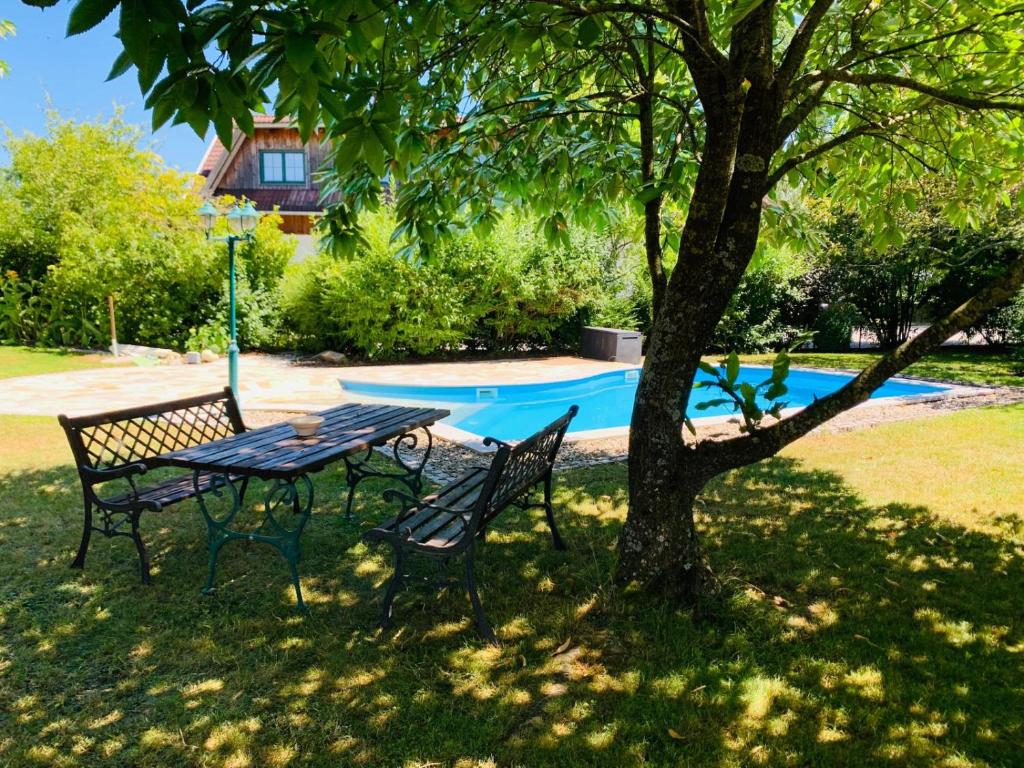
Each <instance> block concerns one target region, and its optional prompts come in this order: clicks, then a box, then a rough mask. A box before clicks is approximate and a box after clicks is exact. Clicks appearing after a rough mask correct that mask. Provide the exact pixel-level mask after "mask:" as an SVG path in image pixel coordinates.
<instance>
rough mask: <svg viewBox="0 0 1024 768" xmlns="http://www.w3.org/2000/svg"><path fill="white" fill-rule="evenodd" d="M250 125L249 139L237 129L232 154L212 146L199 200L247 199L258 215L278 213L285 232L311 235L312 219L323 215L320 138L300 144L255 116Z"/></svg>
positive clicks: (286, 127)
mask: <svg viewBox="0 0 1024 768" xmlns="http://www.w3.org/2000/svg"><path fill="white" fill-rule="evenodd" d="M253 120H254V123H255V131H254V132H253V136H252V138H249V137H248V136H246V135H245V134H244V133H242V132H241V131H240V130H238V129H236V130H235V135H234V140H233V141H232V146H231V149H230V150H226V149H225V148H224V145H223V144H222V143H221V142H220V140H219V139H218V138H217V137H214V138H213V141H211V142H210V145H209V146H208V147H207V149H206V153H205V154H204V155H203V159H202V162H201V163H200V164H199V168H198V171H197V172H198V173H199V174H200V175H201V176H204V177H206V181H205V182H204V184H203V188H202V194H203V195H204V196H205V197H208V198H213V197H218V196H221V195H232V196H234V197H238V198H240V197H245V198H248V199H249V200H251V201H252V202H253V204H255V206H256V209H257V210H258V211H272V210H274V209H275V208H276V209H277V211H278V213H280V214H281V218H282V219H283V223H282V224H281V229H282V230H283V231H284V232H288V233H290V234H295V235H309V234H310V233H311V231H312V226H313V223H314V219H315V218H316V217H317V216H320V215H322V214H323V206H322V204H321V199H320V188H319V186H318V185H317V183H316V182H315V181H314V179H313V176H314V174H315V172H316V170H317V169H318V168H319V167H320V166H321V165H322V164H323V161H324V156H325V154H326V151H327V145H326V144H325V142H324V141H323V140H322V134H319V135H315V136H313V137H312V138H310V140H309V141H308V142H306V143H303V141H302V139H301V138H300V137H299V132H298V130H297V129H296V128H294V127H292V126H291V125H290V124H289V123H288V122H285V121H282V120H278V119H277V118H274V117H270V116H268V115H253Z"/></svg>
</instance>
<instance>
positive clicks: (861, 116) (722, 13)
mask: <svg viewBox="0 0 1024 768" xmlns="http://www.w3.org/2000/svg"><path fill="white" fill-rule="evenodd" d="M31 2H32V3H33V4H37V5H52V4H53V3H54V2H56V0H31ZM117 8H119V9H120V16H119V24H120V32H119V38H120V40H121V42H122V43H123V45H124V51H123V53H122V54H121V55H120V56H119V57H118V59H117V61H116V62H115V63H114V66H113V69H112V72H111V75H112V76H118V75H122V74H125V73H126V72H128V70H130V69H132V68H133V67H134V68H135V70H136V72H137V76H138V79H139V85H140V88H141V89H142V91H143V92H144V93H146V94H147V105H148V106H149V107H150V108H151V109H152V113H153V121H154V124H155V125H162V124H164V123H166V122H167V121H169V120H170V121H177V122H187V123H188V124H190V125H191V126H192V127H193V128H194V129H195V130H196V131H197V132H198V133H200V134H202V133H203V132H204V131H205V130H206V129H207V127H208V126H209V125H210V124H211V123H212V125H213V126H214V128H215V129H216V131H217V134H218V135H219V136H220V137H221V139H222V140H223V141H225V142H230V140H231V139H232V135H233V126H234V125H235V124H237V125H238V126H239V127H240V128H241V129H242V130H243V131H245V132H247V133H251V132H252V130H253V125H252V116H251V114H250V110H251V109H254V108H255V109H262V108H263V106H264V104H266V103H268V102H270V101H271V99H270V98H269V95H270V94H271V92H273V99H272V101H273V106H272V108H273V110H274V112H275V113H276V114H277V115H278V116H288V117H291V118H293V119H294V120H295V121H296V124H297V125H298V127H299V130H300V132H301V133H302V134H303V135H305V136H309V135H310V134H311V133H312V132H313V130H314V129H316V128H317V127H318V126H321V125H322V126H323V127H324V129H325V132H326V134H327V137H328V138H329V139H330V140H331V142H332V147H333V149H332V152H331V154H330V158H329V163H328V166H327V167H326V168H325V169H324V171H323V179H324V182H325V183H324V188H325V190H326V191H327V192H328V193H340V195H339V198H338V202H337V203H336V204H334V205H333V207H332V210H331V211H330V215H329V216H328V218H327V219H326V221H327V226H328V228H329V235H330V240H331V241H332V242H333V243H334V244H335V245H337V246H338V247H339V248H341V249H344V248H347V247H351V246H352V244H353V243H354V242H356V240H357V239H358V237H359V229H358V218H357V214H358V213H359V212H360V211H361V210H364V209H372V208H374V207H376V206H377V205H378V204H379V201H380V199H381V196H382V178H383V177H389V178H392V179H395V180H398V181H399V182H401V184H399V185H398V192H397V206H396V207H397V213H398V216H399V226H398V231H397V235H398V236H399V237H408V238H410V241H411V245H410V248H415V247H416V244H419V245H421V246H425V247H424V248H423V249H422V250H423V251H424V253H425V254H427V255H429V251H430V248H429V246H430V244H431V243H433V242H434V241H436V240H437V239H438V237H441V236H443V235H444V234H445V233H446V232H448V231H449V230H450V229H452V228H454V227H459V226H467V225H468V226H478V227H483V228H486V227H487V226H489V225H490V224H491V223H492V222H493V221H494V219H495V216H496V211H497V210H498V209H499V208H501V207H502V206H505V205H508V204H525V205H528V206H530V207H531V208H532V209H533V210H534V211H536V212H537V213H538V214H539V215H540V216H541V217H542V221H543V228H544V231H545V233H546V234H547V236H548V237H549V238H551V239H554V240H557V239H559V238H563V237H564V236H565V232H566V227H567V223H568V221H569V219H571V218H574V219H576V220H579V221H581V222H585V223H591V224H594V223H597V224H600V223H602V222H605V221H607V220H608V218H609V217H610V216H612V215H614V212H615V211H616V210H617V207H616V204H620V203H621V202H622V201H623V200H628V201H631V202H632V203H633V204H635V205H636V206H638V207H639V208H641V209H642V211H643V218H644V243H645V251H646V257H647V266H648V271H649V273H650V278H651V283H652V291H653V306H654V316H655V320H654V326H653V329H652V332H651V335H650V343H649V347H648V353H647V357H646V360H645V364H644V372H643V375H642V377H641V381H640V384H639V387H638V390H637V398H636V402H635V406H634V411H633V418H632V425H631V432H630V514H629V519H628V520H627V524H626V527H625V529H624V533H623V536H622V539H621V541H620V564H619V577H620V579H621V580H623V581H638V582H641V583H644V584H646V585H648V586H652V587H654V586H657V587H667V588H670V589H672V590H675V591H680V592H682V593H684V594H688V595H691V596H692V595H694V594H695V593H699V592H700V590H701V584H703V582H704V577H703V576H702V574H703V573H704V568H703V567H702V558H701V555H700V548H699V546H698V543H697V542H698V538H697V534H696V528H695V525H694V521H693V515H692V503H693V500H694V499H695V497H696V495H697V494H698V493H699V492H700V490H701V489H702V488H703V487H704V484H705V483H706V482H707V481H708V480H709V479H710V478H711V477H713V476H715V475H717V474H719V473H721V472H723V471H725V470H728V469H731V468H733V467H737V466H741V465H743V464H745V463H749V462H752V461H757V460H758V459H761V458H765V457H766V456H770V455H772V454H773V453H774V452H776V451H778V450H779V449H780V448H781V447H782V446H784V445H786V444H787V443H789V442H791V441H793V440H795V439H797V438H799V437H800V436H801V435H803V434H806V433H807V432H808V431H810V430H811V429H813V428H814V427H815V426H817V425H819V424H821V423H822V422H824V421H826V420H828V419H829V418H831V417H832V416H834V415H835V414H837V413H839V412H841V411H843V410H845V409H847V408H850V407H852V406H854V405H856V404H858V403H860V402H862V401H863V400H865V399H867V397H869V396H870V393H871V392H872V391H873V390H874V389H875V388H877V387H878V386H880V385H881V384H882V383H883V382H884V381H885V379H886V378H888V377H889V376H891V375H892V374H894V373H896V372H898V371H899V370H901V369H902V368H904V367H906V366H907V365H909V364H910V363H912V362H914V361H915V360H916V359H919V358H920V357H921V355H923V354H924V353H925V352H926V351H927V350H928V349H929V348H930V347H931V346H934V345H936V344H938V343H940V342H941V341H942V340H944V339H945V338H947V337H948V336H949V335H950V334H952V333H955V332H956V331H958V330H961V329H962V328H964V327H966V326H967V325H971V324H974V323H975V322H977V320H978V318H979V317H981V316H983V315H984V313H985V312H987V311H988V310H989V309H991V308H992V307H993V306H994V305H996V304H998V303H1000V302H1002V301H1005V300H1006V299H1008V298H1009V297H1010V296H1011V295H1012V294H1013V293H1014V292H1015V291H1016V289H1017V287H1018V286H1019V285H1020V283H1021V282H1022V281H1024V259H1022V260H1018V261H1016V262H1014V263H1013V264H1012V265H1011V266H1010V268H1009V271H1008V272H1007V273H1006V275H1005V276H1004V277H1003V278H1001V279H1000V280H997V281H995V282H993V283H991V284H989V285H988V286H986V287H985V288H983V289H982V290H981V291H979V293H977V294H976V295H975V296H974V297H972V298H971V299H969V300H968V301H967V302H965V303H964V304H963V305H962V306H960V307H959V308H957V309H956V310H954V311H953V312H951V313H950V314H949V315H947V316H946V317H944V318H941V319H939V320H938V321H937V322H936V323H935V324H934V325H933V326H932V327H931V328H930V329H929V330H928V331H926V332H925V333H923V334H921V335H920V336H918V337H917V338H916V339H914V340H911V341H909V342H907V343H906V344H904V345H901V346H900V347H899V348H897V349H896V350H894V351H893V352H891V353H890V354H888V355H886V356H885V357H884V358H882V359H881V360H880V361H879V362H877V363H875V364H873V365H871V366H869V367H868V368H867V369H866V370H865V371H864V372H863V373H862V374H861V375H860V376H858V377H856V378H855V379H854V380H853V381H851V382H850V383H849V384H848V385H846V386H844V387H843V388H841V389H840V390H838V391H837V392H835V393H833V394H832V395H829V396H828V397H824V398H822V399H820V400H819V401H817V402H815V403H814V404H813V405H811V406H809V407H808V408H806V409H805V410H803V411H802V412H800V413H799V414H796V415H794V416H792V417H788V418H784V419H781V420H778V421H777V422H775V423H771V424H767V423H763V422H762V421H760V420H757V422H756V423H755V424H754V425H753V428H752V429H750V430H749V431H750V433H749V434H747V435H745V436H742V437H738V438H736V439H733V440H726V441H721V442H710V441H705V442H700V443H697V444H696V445H693V444H692V443H689V442H687V441H686V440H685V439H684V438H683V436H682V434H681V428H682V427H681V425H682V423H683V419H684V413H685V408H686V405H687V403H688V400H689V396H690V393H691V391H692V386H693V378H694V375H695V373H696V371H697V369H698V366H699V365H701V355H702V354H703V353H704V351H705V350H706V349H707V345H708V343H709V341H710V339H711V338H712V335H713V333H714V329H715V327H716V325H717V324H718V321H719V319H720V318H721V317H722V314H723V313H724V311H725V310H726V308H727V306H728V303H729V300H730V299H731V297H732V296H733V294H734V292H735V290H736V287H737V286H738V285H739V282H740V280H741V279H742V277H743V274H744V272H745V270H746V268H747V265H748V264H749V263H750V260H751V259H752V258H753V255H754V253H755V251H756V249H757V245H758V241H759V239H760V238H761V235H762V229H765V231H766V232H769V233H772V234H778V235H782V236H785V235H786V234H792V233H794V232H796V233H798V232H799V226H800V217H799V216H796V215H793V211H792V206H791V205H790V203H789V201H790V200H792V199H793V193H794V191H797V192H800V193H804V194H811V195H822V194H825V193H828V194H830V196H831V197H832V199H833V200H835V201H838V202H840V203H841V204H842V205H844V206H847V207H850V208H856V209H859V211H860V213H861V215H862V217H863V218H864V219H865V220H866V222H867V223H868V225H869V226H870V227H871V229H872V231H873V233H874V244H875V245H876V246H877V247H882V246H884V245H886V244H889V243H894V242H897V241H899V239H900V238H901V236H902V232H901V231H900V228H899V226H898V224H899V219H898V217H897V216H896V213H897V212H898V211H900V210H902V209H906V208H913V207H914V206H915V205H916V203H917V198H918V197H919V192H918V188H917V187H916V186H915V183H914V182H915V181H917V180H918V179H919V178H920V177H923V176H925V175H927V174H941V175H944V176H946V177H947V178H948V180H949V181H950V183H951V184H952V186H953V188H954V189H955V190H956V193H955V196H954V197H953V198H952V199H950V200H949V201H947V203H946V204H945V205H944V206H943V213H944V215H945V216H946V217H947V218H948V219H949V220H950V221H952V222H954V223H956V224H958V225H960V226H965V225H973V224H977V223H979V222H980V221H981V220H983V219H986V218H988V217H991V216H993V215H995V212H996V208H997V207H998V205H999V204H1002V205H1009V204H1011V203H1012V202H1013V201H1012V199H1011V197H1010V193H1009V190H1010V189H1012V188H1013V185H1014V184H1017V183H1019V182H1020V180H1021V174H1022V168H1024V162H1022V160H1024V141H1022V138H1024V137H1022V122H1021V119H1022V117H1021V115H1022V112H1024V86H1022V83H1021V76H1020V69H1019V65H1018V61H1019V58H1020V52H1021V46H1022V44H1024V37H1022V36H1021V34H1020V29H1021V19H1022V18H1024V6H1021V5H1020V4H1019V3H1015V2H1012V1H1010V0H964V2H958V3H955V4H953V3H945V4H940V5H936V4H934V3H931V2H926V1H925V0H886V2H878V0H800V1H797V0H732V2H725V3H707V2H705V0H657V1H655V0H650V1H643V0H626V1H625V2H619V1H617V0H510V1H509V2H502V3H486V2H482V0H439V1H438V2H432V3H423V2H416V1H415V0H280V1H278V2H273V3H271V2H266V0H217V1H208V0H187V1H186V0H78V2H77V3H76V4H75V5H74V7H73V9H72V12H71V15H70V19H69V25H68V31H69V33H70V34H77V33H80V32H83V31H86V30H88V29H90V28H92V27H93V26H95V25H96V24H98V23H99V22H100V21H101V20H102V19H103V18H105V17H106V16H107V15H109V14H110V13H112V12H113V11H114V10H115V9H117ZM1017 189H1020V187H1017ZM766 223H767V224H768V227H767V228H765V227H764V225H765V224H766ZM666 252H674V253H675V258H674V259H672V258H671V257H670V258H669V259H667V260H666V259H665V258H664V253H666ZM773 378H774V377H773ZM783 378H784V376H780V377H779V381H778V382H776V383H778V384H779V386H778V387H775V388H774V390H775V391H778V390H779V388H780V387H784V384H783V383H782V379H783Z"/></svg>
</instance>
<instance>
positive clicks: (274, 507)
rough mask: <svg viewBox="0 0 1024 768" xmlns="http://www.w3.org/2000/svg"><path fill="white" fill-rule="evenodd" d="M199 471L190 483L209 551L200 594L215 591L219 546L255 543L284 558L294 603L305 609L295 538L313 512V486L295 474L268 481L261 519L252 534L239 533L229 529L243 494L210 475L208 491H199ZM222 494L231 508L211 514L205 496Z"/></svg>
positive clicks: (222, 477)
mask: <svg viewBox="0 0 1024 768" xmlns="http://www.w3.org/2000/svg"><path fill="white" fill-rule="evenodd" d="M200 474H201V473H200V471H198V470H197V471H195V472H194V473H193V480H192V482H193V484H194V486H195V489H196V498H197V499H198V500H199V508H200V510H202V513H203V518H204V519H205V520H206V530H207V545H208V547H209V550H210V561H209V575H208V577H207V581H206V586H205V587H204V588H203V593H204V594H210V593H212V592H214V591H215V590H216V587H215V586H214V580H215V577H216V572H217V557H218V555H219V553H220V549H221V547H223V546H224V544H226V543H227V542H229V541H232V540H234V539H239V540H243V541H259V542H263V543H264V544H269V545H270V546H272V547H274V549H276V550H277V551H278V552H280V553H281V555H282V557H284V559H285V562H287V563H288V568H289V570H290V571H291V577H292V585H293V586H294V587H295V600H296V603H297V604H298V607H299V608H300V609H301V610H306V604H305V603H304V602H303V600H302V587H301V584H300V583H299V554H300V550H299V538H300V537H301V536H302V530H303V529H304V528H305V527H306V523H307V522H308V521H309V516H310V513H311V512H312V510H313V483H312V481H310V479H309V477H308V476H307V475H299V476H298V477H295V478H290V479H287V480H272V481H270V483H269V488H268V490H267V492H266V494H265V495H264V499H263V520H262V522H261V523H260V525H259V527H258V528H257V529H256V530H255V531H251V532H250V531H240V530H236V529H235V528H233V527H232V523H233V522H234V519H235V516H236V515H237V514H238V512H239V511H240V510H241V508H242V501H243V493H240V492H239V489H238V488H236V487H235V484H234V483H233V482H231V480H230V478H229V477H228V476H227V475H216V476H214V478H213V480H212V482H211V483H210V486H209V488H208V489H207V490H206V491H203V492H201V491H200V490H199V488H200V484H199V477H200ZM225 493H228V494H229V496H230V502H231V508H230V510H229V511H228V512H227V514H225V515H224V516H223V517H216V516H215V515H214V514H212V513H211V511H210V509H209V506H208V504H207V498H206V496H207V495H212V496H215V497H217V498H223V497H224V495H225ZM282 507H284V508H285V509H286V511H287V513H288V515H289V517H288V518H285V520H286V521H287V524H286V523H285V522H283V521H282V519H281V518H279V517H278V512H279V511H280V510H281V509H282Z"/></svg>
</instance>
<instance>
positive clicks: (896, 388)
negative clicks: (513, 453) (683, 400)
mask: <svg viewBox="0 0 1024 768" xmlns="http://www.w3.org/2000/svg"><path fill="white" fill-rule="evenodd" d="M770 371H771V369H769V368H766V367H762V366H743V368H742V369H741V370H740V376H739V380H740V381H749V382H751V383H757V382H760V381H763V380H764V379H765V378H767V377H768V375H769V374H770ZM697 377H698V379H703V378H710V377H709V376H708V375H707V374H705V373H698V375H697ZM852 378H853V376H852V375H851V374H847V373H838V372H833V371H812V370H807V369H804V368H793V369H792V370H791V371H790V374H789V378H788V379H787V380H786V385H787V386H788V387H789V393H788V394H787V395H786V396H785V397H784V398H783V399H784V400H786V401H787V402H788V403H789V407H790V408H802V407H804V406H806V405H808V404H810V403H811V402H812V401H813V400H814V398H815V397H819V398H820V397H823V396H824V395H827V394H829V393H830V392H834V391H835V390H837V389H838V388H839V387H841V386H842V385H843V384H845V383H846V382H847V381H849V380H850V379H852ZM639 379H640V369H639V368H630V369H626V370H618V371H609V372H607V373H600V374H597V375H595V376H588V377H586V378H582V379H573V380H569V381H552V382H542V383H537V384H508V385H500V384H499V385H496V386H448V387H444V386H413V385H403V384H383V383H371V382H362V381H353V380H349V379H342V380H341V386H342V389H344V390H345V391H346V392H349V393H351V394H354V395H360V396H368V397H371V398H373V399H374V400H382V401H390V402H394V401H398V402H402V403H417V404H421V403H432V404H433V403H436V404H439V405H440V406H442V407H445V408H448V409H449V410H450V411H451V412H452V415H451V416H449V417H448V418H447V419H445V420H444V422H442V423H444V424H448V425H449V426H450V427H454V428H455V429H456V430H458V431H460V432H462V433H468V434H467V435H465V437H466V438H469V439H471V438H473V437H482V436H485V435H489V436H491V437H496V438H498V439H500V440H522V439H523V438H525V437H529V436H530V435H531V434H533V433H534V432H536V431H537V430H538V429H540V428H541V427H543V426H545V425H546V424H548V423H550V422H552V421H554V420H555V419H556V418H558V417H559V416H561V415H562V414H563V413H565V411H566V410H567V409H568V407H569V406H570V405H572V404H573V403H575V404H577V405H579V407H580V412H579V415H577V416H576V418H575V419H574V420H573V422H572V425H571V427H570V434H571V435H575V436H576V437H589V436H594V437H597V436H602V435H610V434H615V433H617V432H618V431H622V432H624V431H625V428H627V427H628V426H629V419H630V415H631V412H632V409H633V400H634V398H635V397H636V387H637V382H638V381H639ZM948 389H949V387H945V386H942V385H938V384H927V383H924V382H918V381H904V380H898V379H895V380H890V381H888V382H886V383H885V384H884V385H883V386H882V387H881V388H879V389H878V390H876V391H875V393H874V394H873V395H872V398H885V397H896V398H916V397H921V396H927V395H934V394H938V393H941V392H944V391H946V390H948ZM716 397H718V395H717V394H716V393H715V392H713V391H711V390H696V391H695V392H694V393H693V394H692V395H691V397H690V403H691V406H692V404H695V403H699V402H701V401H703V400H711V399H714V398H716ZM689 413H690V415H691V417H693V419H694V422H696V423H699V422H701V421H703V420H705V419H710V418H716V417H717V418H721V417H723V416H732V415H733V412H732V409H731V408H730V407H729V406H727V405H722V406H718V407H715V408H708V409H706V410H704V411H695V410H694V409H693V408H692V407H691V408H690V409H689ZM698 417H699V418H698ZM608 430H614V432H609V431H608Z"/></svg>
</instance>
